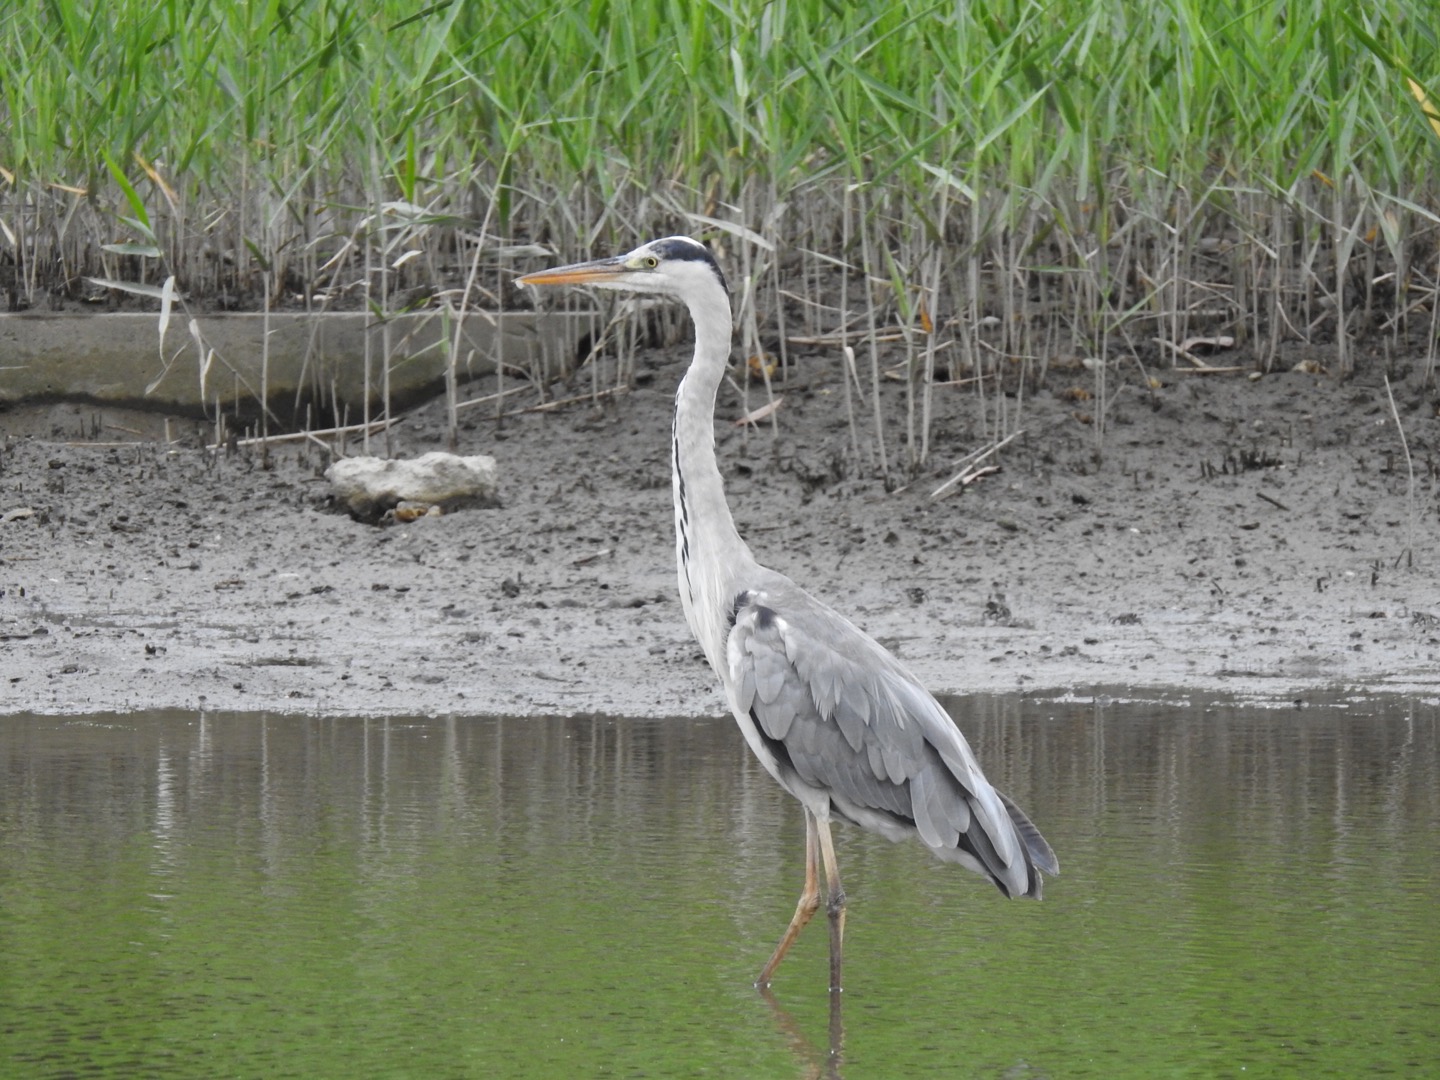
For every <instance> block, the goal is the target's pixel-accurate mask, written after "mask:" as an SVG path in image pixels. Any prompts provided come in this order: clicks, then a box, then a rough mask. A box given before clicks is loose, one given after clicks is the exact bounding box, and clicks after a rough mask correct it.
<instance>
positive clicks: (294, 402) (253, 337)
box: [0, 311, 592, 423]
mask: <svg viewBox="0 0 1440 1080" xmlns="http://www.w3.org/2000/svg"><path fill="white" fill-rule="evenodd" d="M591 323H592V317H591V316H586V315H568V314H564V313H545V314H536V313H534V312H506V313H504V314H496V313H493V312H476V313H472V314H471V315H469V316H468V317H467V318H466V320H465V325H464V331H463V334H462V335H461V343H460V347H459V349H458V350H455V349H452V347H451V343H452V342H453V341H454V326H453V323H449V322H447V321H446V320H445V319H444V318H443V317H442V315H441V313H440V312H438V311H427V312H420V313H416V314H411V315H400V316H396V317H394V318H392V319H390V320H389V321H388V322H386V323H383V324H382V323H379V322H377V321H376V320H375V319H374V318H373V317H371V316H370V315H367V314H364V313H358V312H357V313H327V314H305V313H277V314H271V315H270V316H268V321H267V317H266V316H265V315H263V314H222V315H204V316H199V317H197V318H196V319H194V321H193V325H192V322H191V320H190V319H188V318H186V317H184V316H183V315H181V316H172V318H171V319H170V322H169V325H168V327H167V329H166V333H165V336H164V340H163V341H162V340H161V337H160V328H159V317H158V315H155V314H106V315H80V316H77V315H54V314H47V313H30V312H25V313H20V314H0V405H18V404H38V403H45V402H74V403H83V404H93V405H106V406H115V407H124V408H133V409H142V410H147V411H156V412H164V413H167V414H171V415H177V416H189V417H195V418H197V419H201V418H204V417H207V416H209V417H213V416H214V415H215V410H216V408H217V406H218V407H219V408H220V409H221V410H223V411H224V413H225V414H226V415H227V416H230V415H233V416H238V417H240V418H241V419H252V418H254V417H258V415H259V412H260V410H259V405H258V403H259V401H260V398H261V396H262V392H263V394H264V396H265V398H266V399H267V400H268V401H269V404H270V409H271V412H272V414H273V415H274V416H276V417H278V418H279V420H280V421H281V422H282V423H290V422H297V421H301V420H303V419H304V412H305V407H306V405H307V404H309V405H312V406H316V408H315V410H314V414H315V416H316V417H325V418H327V419H328V418H329V417H331V416H333V415H336V414H337V413H345V414H348V415H349V416H351V417H358V416H360V415H361V413H362V411H363V409H362V405H363V402H364V400H365V398H366V396H367V394H368V396H369V399H370V411H371V413H372V415H373V414H374V413H375V412H377V411H378V408H377V407H378V406H379V405H380V403H381V395H382V392H383V387H384V374H385V357H386V356H387V355H388V357H389V383H390V401H391V406H392V408H393V409H394V410H396V411H399V410H401V409H404V408H407V407H409V406H410V405H413V404H415V403H417V402H419V401H423V400H426V399H428V398H431V397H434V396H436V395H437V394H440V393H442V392H443V391H444V387H445V379H446V373H447V368H448V367H449V365H450V356H451V353H452V352H454V353H455V354H456V359H455V371H456V376H457V378H459V379H462V380H463V379H470V378H474V377H476V376H479V375H484V374H487V373H492V372H494V370H495V367H496V365H497V364H500V363H503V364H505V365H507V366H511V367H516V368H521V369H528V370H530V371H533V372H534V373H535V374H536V375H537V376H538V377H540V378H543V379H546V380H549V379H553V378H557V377H560V376H562V375H564V374H566V373H568V371H569V369H570V368H571V367H572V366H573V365H574V363H575V358H576V348H577V342H578V341H579V340H580V337H581V335H582V334H584V333H586V332H587V331H588V330H589V329H590V327H591ZM267 343H268V349H267ZM367 345H368V348H369V362H368V366H367V360H366V350H367Z"/></svg>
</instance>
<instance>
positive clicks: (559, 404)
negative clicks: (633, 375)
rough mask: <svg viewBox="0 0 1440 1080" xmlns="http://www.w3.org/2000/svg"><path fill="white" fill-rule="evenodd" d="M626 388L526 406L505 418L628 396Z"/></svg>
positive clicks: (619, 387)
mask: <svg viewBox="0 0 1440 1080" xmlns="http://www.w3.org/2000/svg"><path fill="white" fill-rule="evenodd" d="M629 392H630V388H629V387H628V386H612V387H611V388H610V389H609V390H597V391H595V392H594V393H590V394H579V395H577V396H575V397H567V398H557V399H556V400H554V401H547V402H545V403H544V404H542V405H527V406H526V407H525V408H523V409H512V410H511V411H510V412H507V413H505V415H506V416H519V415H520V414H521V413H532V412H550V411H551V410H553V409H563V408H564V407H565V406H566V405H578V404H580V403H581V402H585V401H594V400H595V399H596V398H603V397H614V396H615V395H616V394H628V393H629Z"/></svg>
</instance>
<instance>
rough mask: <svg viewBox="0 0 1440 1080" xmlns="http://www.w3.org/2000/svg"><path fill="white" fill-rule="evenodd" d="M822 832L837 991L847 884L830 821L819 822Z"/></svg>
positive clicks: (833, 984) (836, 989) (833, 989)
mask: <svg viewBox="0 0 1440 1080" xmlns="http://www.w3.org/2000/svg"><path fill="white" fill-rule="evenodd" d="M817 825H818V831H819V833H820V855H821V857H822V858H823V859H824V860H825V892H826V896H827V897H828V900H827V903H826V906H825V910H826V912H827V913H828V914H829V916H830V990H831V992H832V993H837V992H839V990H840V989H841V987H842V985H843V984H842V983H841V982H840V960H841V952H842V946H843V945H844V942H845V886H843V885H841V884H840V861H839V860H838V859H836V858H835V841H834V840H833V839H831V837H830V823H829V822H828V821H820V822H817Z"/></svg>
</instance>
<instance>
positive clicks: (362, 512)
mask: <svg viewBox="0 0 1440 1080" xmlns="http://www.w3.org/2000/svg"><path fill="white" fill-rule="evenodd" d="M325 479H327V480H329V481H330V486H331V487H333V488H334V489H335V494H336V495H337V496H338V497H339V498H340V499H341V500H342V501H343V502H344V503H345V505H346V506H348V507H349V508H350V512H351V513H352V514H354V515H355V516H356V517H360V518H367V519H373V518H377V517H379V516H380V515H381V514H383V513H384V512H385V511H387V510H390V509H392V508H393V507H394V506H395V505H396V504H397V503H399V502H401V501H404V502H412V503H428V504H430V505H432V506H443V507H445V508H447V509H449V508H453V507H455V506H459V505H465V504H472V503H480V504H484V503H492V502H494V501H495V494H496V481H495V459H494V458H492V457H490V456H488V455H486V454H475V455H473V456H470V457H460V456H459V455H458V454H445V453H441V452H439V451H434V452H431V453H429V454H422V455H421V456H420V457H418V458H413V459H411V460H408V461H405V460H396V459H393V458H374V457H352V458H342V459H341V460H340V461H337V462H335V463H334V464H333V465H331V466H330V467H329V468H328V469H326V470H325Z"/></svg>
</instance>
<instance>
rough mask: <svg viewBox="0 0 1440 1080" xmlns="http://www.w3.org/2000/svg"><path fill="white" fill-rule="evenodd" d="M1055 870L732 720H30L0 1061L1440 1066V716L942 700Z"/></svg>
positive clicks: (3, 939)
mask: <svg viewBox="0 0 1440 1080" xmlns="http://www.w3.org/2000/svg"><path fill="white" fill-rule="evenodd" d="M951 705H952V708H953V709H954V711H955V713H956V715H957V716H959V717H960V718H961V721H962V726H963V727H964V728H965V729H966V731H967V732H968V733H969V734H970V735H971V739H972V742H973V743H974V744H975V747H976V750H977V752H978V754H979V755H980V758H981V760H982V762H983V763H985V765H986V767H987V770H988V772H989V774H990V775H991V777H992V779H993V780H995V782H996V783H997V784H998V785H1000V786H1002V787H1005V788H1007V789H1008V790H1009V791H1010V792H1011V793H1012V794H1013V795H1014V796H1015V797H1016V798H1017V800H1018V801H1019V802H1020V803H1021V804H1022V805H1023V806H1025V807H1026V808H1027V809H1028V810H1029V811H1030V813H1031V815H1032V817H1033V818H1034V819H1035V821H1036V823H1037V824H1038V825H1039V826H1040V828H1041V829H1042V830H1043V831H1044V833H1045V835H1046V836H1047V838H1048V839H1049V840H1050V841H1051V843H1052V844H1053V845H1054V847H1055V850H1056V852H1057V853H1058V855H1059V858H1060V861H1061V865H1062V869H1063V873H1062V875H1061V876H1060V877H1059V878H1056V879H1053V880H1051V881H1050V882H1048V884H1047V890H1046V898H1045V900H1044V901H1043V902H1041V903H1038V904H1036V903H1023V902H1019V901H1015V902H1009V901H1006V900H1004V899H1003V898H1002V897H1001V896H1000V895H999V894H998V893H997V892H996V891H995V890H994V889H993V888H991V887H990V886H989V885H987V884H985V883H984V882H983V881H981V880H980V879H979V878H977V877H974V876H973V875H969V874H966V873H965V872H963V871H960V870H958V869H957V868H955V867H952V866H944V865H941V864H939V863H936V862H934V861H933V860H931V859H930V858H929V857H928V856H926V855H925V853H924V852H923V851H922V850H921V849H920V848H919V847H918V846H916V845H891V844H889V843H887V842H885V841H883V840H879V839H877V838H875V837H872V836H869V835H866V834H862V833H859V832H857V831H856V830H852V829H844V828H842V829H841V830H840V831H839V833H838V841H839V854H840V859H841V866H842V869H843V871H844V875H845V883H846V887H847V890H848V892H849V895H850V913H849V921H848V924H847V930H846V980H847V986H846V990H845V993H844V994H843V995H841V996H840V998H839V1001H838V1007H836V1008H835V1009H834V1010H833V1011H832V1001H831V997H830V995H829V994H827V992H826V936H825V933H824V930H823V926H820V925H817V926H816V927H812V928H811V929H810V930H809V931H808V932H807V933H806V934H805V935H804V936H803V937H802V938H801V940H800V943H799V945H798V946H797V947H796V950H795V951H794V952H793V953H792V955H791V957H790V958H789V959H788V960H787V961H786V963H785V964H784V966H783V967H782V968H781V969H780V972H779V975H778V977H777V979H776V983H775V987H774V996H773V998H772V999H766V998H763V997H761V996H760V995H759V994H757V993H756V992H755V991H754V990H753V989H752V988H751V980H752V979H753V978H754V975H755V973H756V971H757V970H758V969H759V967H760V965H761V963H762V962H763V961H764V959H765V958H766V956H768V954H769V950H770V948H771V946H772V945H773V944H774V940H775V938H776V937H777V936H778V935H779V933H780V931H781V930H782V929H783V927H784V924H785V922H786V920H787V919H788V918H789V916H790V913H791V911H792V910H793V906H794V901H795V897H796V895H797V893H798V891H799V887H800V884H801V875H802V856H803V847H804V844H803V837H804V830H803V824H802V822H801V818H800V813H799V810H798V807H796V806H795V805H793V804H792V803H791V802H790V801H789V799H788V797H786V796H785V795H783V794H782V793H781V792H780V791H779V790H778V789H777V788H776V787H775V785H774V784H773V783H772V782H771V781H770V780H769V778H768V777H767V776H766V775H765V774H764V773H763V772H762V771H761V770H760V769H759V768H758V766H756V765H755V764H754V763H753V762H752V761H751V760H750V759H749V758H748V756H747V752H746V751H745V749H744V747H743V744H742V743H741V740H740V738H739V736H738V734H737V733H736V732H735V731H734V729H733V726H732V724H731V722H730V721H728V720H727V721H721V720H713V721H712V720H700V721H696V720H670V721H648V720H647V721H636V720H624V719H599V718H584V719H539V720H537V719H523V720H509V719H469V718H461V717H456V718H449V719H414V720H394V719H392V720H343V719H324V720H321V719H305V718H299V717H295V716H264V715H238V714H196V713H183V714H182V713H161V714H133V715H126V716H109V717H99V718H97V717H85V718H56V717H8V718H4V719H0V1075H4V1076H25V1077H60V1076H80V1075H84V1076H117V1077H120V1076H123V1077H131V1076H156V1077H161V1076H181V1077H192V1076H193V1077H210V1076H221V1075H224V1076H239V1077H251V1076H254V1077H259V1076H264V1077H278V1076H297V1077H327V1076H367V1077H388V1076H394V1077H412V1076H413V1077H470V1076H474V1077H509V1076H518V1077H524V1076H535V1077H556V1076H570V1077H573V1076H634V1077H639V1076H657V1077H658V1076H665V1077H669V1076H716V1077H769V1076H813V1075H817V1073H818V1074H824V1075H840V1076H850V1077H852V1078H853V1077H875V1076H906V1077H910V1076H923V1075H937V1076H995V1077H1002V1076H1003V1077H1030V1076H1036V1077H1038V1076H1094V1077H1116V1076H1127V1075H1135V1076H1177V1075H1178V1076H1197V1077H1199V1076H1204V1077H1213V1076H1277V1075H1278V1076H1287V1075H1288V1076H1304V1077H1315V1076H1347V1077H1351V1076H1360V1075H1379V1074H1384V1073H1390V1074H1400V1075H1419V1074H1421V1073H1423V1072H1426V1071H1428V1070H1434V1069H1436V1068H1437V1067H1440V1066H1437V1063H1440V975H1437V972H1440V918H1436V910H1437V908H1436V901H1435V897H1436V896H1437V895H1440V844H1437V842H1436V837H1437V835H1440V754H1437V728H1440V709H1437V707H1436V706H1435V705H1434V704H1433V703H1418V702H1415V701H1411V700H1403V699H1387V700H1383V701H1379V702H1376V701H1352V702H1344V701H1334V702H1330V703H1326V704H1318V705H1317V704H1310V705H1308V706H1306V707H1304V708H1279V707H1275V708H1258V707H1255V706H1241V705H1227V704H1220V705H1207V704H1198V703H1185V702H1178V701H1172V702H1168V703H1164V704H1156V703H1124V704H1119V703H1105V702H1103V701H1098V702H1097V701H1038V700H1025V699H1015V698H1000V697H986V698H974V699H959V700H956V701H954V702H952V703H951Z"/></svg>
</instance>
